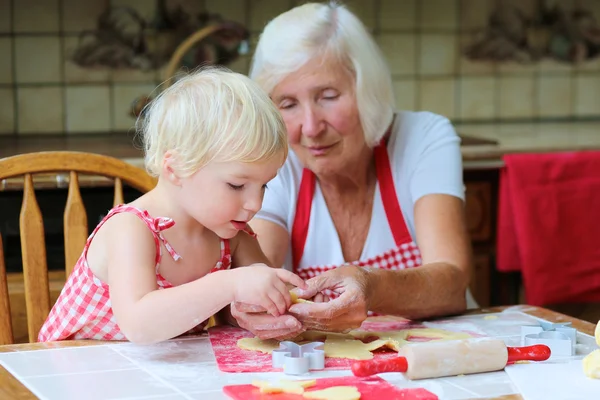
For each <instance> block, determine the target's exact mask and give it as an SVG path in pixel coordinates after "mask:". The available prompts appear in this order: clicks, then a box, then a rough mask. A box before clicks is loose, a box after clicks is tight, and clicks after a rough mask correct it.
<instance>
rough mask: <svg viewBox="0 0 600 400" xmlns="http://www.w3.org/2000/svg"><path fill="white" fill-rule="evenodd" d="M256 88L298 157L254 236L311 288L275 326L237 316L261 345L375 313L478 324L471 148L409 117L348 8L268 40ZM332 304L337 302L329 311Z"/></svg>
mask: <svg viewBox="0 0 600 400" xmlns="http://www.w3.org/2000/svg"><path fill="white" fill-rule="evenodd" d="M250 76H251V78H253V79H254V80H256V81H257V82H258V83H259V84H260V85H261V86H262V87H263V88H264V90H265V91H267V92H268V93H269V95H270V96H271V99H272V100H273V102H275V104H276V105H277V107H278V108H279V110H281V114H282V115H283V118H284V120H285V124H286V126H287V131H288V137H289V143H290V146H291V152H290V155H289V158H288V160H287V162H286V163H285V165H284V166H283V168H282V169H281V170H280V172H279V174H278V176H277V177H276V178H275V179H274V180H273V181H272V182H270V183H269V185H268V189H267V190H266V192H265V197H264V202H263V207H262V210H261V211H260V212H259V213H258V214H257V215H256V217H255V219H254V220H253V221H252V222H251V225H252V228H253V229H254V230H255V231H256V233H257V235H258V239H259V242H260V244H261V247H262V249H263V251H264V252H265V254H266V255H267V257H269V259H270V260H271V262H272V263H273V264H274V265H276V266H284V267H285V268H288V269H290V270H292V271H294V272H296V273H297V274H298V275H300V276H301V277H302V278H304V279H307V283H308V285H309V289H308V290H306V291H304V292H299V294H300V297H303V298H313V297H314V298H315V299H316V300H317V302H315V303H312V304H311V303H298V304H294V305H292V307H291V308H290V310H289V314H286V315H282V316H279V317H273V316H270V315H267V314H266V313H261V312H253V311H260V310H253V309H252V308H251V307H249V306H247V305H243V304H234V305H232V308H231V313H232V315H233V317H235V318H236V320H237V322H238V324H239V325H240V326H241V327H243V328H245V329H248V330H250V331H251V332H253V333H254V334H256V335H257V336H259V337H261V338H263V339H264V338H278V339H283V338H287V337H291V336H294V335H296V334H298V333H299V332H301V331H302V330H304V329H317V330H327V331H345V330H348V329H351V328H356V327H358V326H360V324H361V323H362V322H363V320H364V319H365V318H366V317H367V315H368V314H367V312H368V311H372V312H374V313H379V314H393V315H399V316H404V317H407V318H411V319H416V318H426V317H433V316H440V315H447V314H452V313H460V312H462V311H464V310H465V308H466V305H467V301H466V297H467V292H468V290H467V286H468V284H469V276H470V269H471V261H470V246H469V239H468V236H467V232H466V228H465V222H464V187H463V181H462V164H461V153H460V148H459V146H460V140H459V137H458V136H457V135H456V133H455V131H454V129H453V127H452V125H451V124H450V122H449V121H448V120H447V119H446V118H444V117H442V116H439V115H435V114H432V113H430V112H396V111H395V103H394V96H393V92H392V87H393V86H392V81H391V76H390V72H389V70H388V67H387V66H386V62H385V60H384V57H383V56H382V54H381V53H380V50H379V49H378V47H377V44H376V43H375V41H374V40H373V39H372V37H371V36H370V35H369V33H368V32H367V30H366V29H365V27H364V26H363V24H362V23H361V22H360V21H359V19H358V18H357V17H356V16H355V15H353V14H352V13H351V12H350V11H348V10H347V9H346V8H345V7H343V6H341V5H338V4H315V3H312V4H305V5H302V6H299V7H296V8H294V9H292V10H290V11H287V12H285V13H283V14H281V15H280V16H278V17H276V18H275V19H274V20H272V21H271V22H270V23H269V24H268V25H267V26H266V27H265V29H264V32H263V33H262V35H261V37H260V40H259V42H258V46H257V48H256V52H255V55H254V59H253V63H252V67H251V71H250ZM324 295H328V296H329V297H330V298H331V301H329V302H318V301H319V300H320V299H322V298H323V297H324Z"/></svg>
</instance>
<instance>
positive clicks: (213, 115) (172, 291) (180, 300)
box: [38, 68, 305, 343]
mask: <svg viewBox="0 0 600 400" xmlns="http://www.w3.org/2000/svg"><path fill="white" fill-rule="evenodd" d="M141 131H142V134H143V138H144V142H145V151H146V157H145V162H146V167H147V169H148V171H149V172H150V173H152V174H153V175H155V176H158V183H157V186H156V187H155V188H154V189H153V190H151V191H150V192H148V193H146V194H144V195H143V196H141V197H139V198H138V199H137V200H135V201H134V202H132V203H130V204H127V205H120V206H117V207H115V208H113V209H112V210H111V211H110V212H109V213H108V214H107V216H106V217H105V218H104V219H103V220H102V221H101V222H100V223H99V224H98V226H97V227H96V229H95V230H94V232H93V233H92V234H91V235H90V237H89V238H88V241H87V243H86V246H85V248H84V250H83V254H82V255H81V257H80V259H79V261H78V262H77V265H76V266H75V269H74V271H73V273H72V274H71V276H70V277H69V279H68V280H67V283H66V285H65V287H64V289H63V290H62V292H61V294H60V297H59V298H58V300H57V302H56V304H55V305H54V307H53V308H52V310H51V312H50V315H49V316H48V319H47V320H46V322H45V324H44V325H43V326H42V329H41V331H40V333H39V337H38V340H39V341H56V340H63V339H99V340H129V341H132V342H136V343H154V342H158V341H162V340H166V339H169V338H172V337H175V336H178V335H181V334H183V333H186V332H198V331H201V330H202V329H203V328H204V326H205V324H206V320H207V319H208V318H209V317H210V316H212V315H214V314H215V313H217V312H218V311H219V310H221V309H222V308H223V307H225V306H226V305H228V304H230V303H232V302H234V301H239V302H243V303H248V304H253V305H256V306H260V307H263V308H264V309H266V310H267V311H268V312H269V313H270V314H272V315H275V316H277V315H280V314H283V313H285V312H286V310H287V308H288V307H289V306H290V304H291V299H290V294H289V287H288V286H287V284H291V285H294V286H297V287H300V288H305V284H304V281H303V280H302V279H300V278H299V277H298V276H296V275H294V274H293V273H291V272H288V271H286V270H283V269H279V268H271V267H269V266H267V264H269V261H268V260H267V258H266V257H265V256H264V254H263V253H262V251H261V249H260V247H259V245H258V242H257V241H256V239H255V238H254V235H253V233H252V231H251V230H250V229H249V227H247V225H246V223H247V222H248V221H249V220H250V219H251V218H252V217H253V216H254V214H256V212H257V211H258V210H259V209H260V207H261V204H262V199H263V195H264V191H265V188H266V183H267V182H268V181H270V180H271V179H272V178H273V177H274V176H275V175H276V173H277V170H278V169H279V168H280V167H281V166H282V164H283V162H284V160H285V158H286V156H287V137H286V131H285V125H284V123H283V120H282V118H281V116H280V114H279V112H278V111H277V109H276V108H275V106H274V105H273V103H272V102H271V100H270V99H269V97H268V96H267V95H266V94H265V93H264V92H263V91H262V90H261V89H260V88H259V87H258V86H257V85H256V84H255V83H254V82H252V81H251V80H250V79H248V78H247V77H245V76H243V75H241V74H236V73H233V72H230V71H227V70H225V69H216V68H210V69H203V70H201V71H199V72H196V73H193V74H191V75H188V76H185V77H183V78H182V79H180V80H179V81H177V82H176V83H175V84H173V85H172V86H171V87H169V88H168V89H166V90H165V91H164V92H162V93H161V94H160V95H159V96H158V97H157V98H156V99H155V100H154V101H153V102H152V103H151V105H150V106H149V110H148V112H147V113H146V116H145V119H144V120H143V121H142V127H141ZM242 266H244V267H243V268H237V267H242ZM161 289H162V290H161ZM203 321H204V322H203Z"/></svg>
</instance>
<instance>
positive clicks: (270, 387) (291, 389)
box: [252, 379, 317, 394]
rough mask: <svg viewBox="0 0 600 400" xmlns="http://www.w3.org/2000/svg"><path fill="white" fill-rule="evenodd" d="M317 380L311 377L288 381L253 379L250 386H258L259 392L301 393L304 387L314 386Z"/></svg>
mask: <svg viewBox="0 0 600 400" xmlns="http://www.w3.org/2000/svg"><path fill="white" fill-rule="evenodd" d="M316 384H317V381H316V380H314V379H312V380H309V381H289V380H284V379H282V380H280V381H278V382H267V381H254V382H252V386H256V387H257V388H260V392H261V393H291V394H302V393H304V389H306V388H308V387H311V386H314V385H316Z"/></svg>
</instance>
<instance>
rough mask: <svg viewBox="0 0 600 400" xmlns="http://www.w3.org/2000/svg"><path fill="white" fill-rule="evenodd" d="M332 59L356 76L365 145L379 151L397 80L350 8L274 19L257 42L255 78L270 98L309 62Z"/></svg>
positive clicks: (314, 6)
mask: <svg viewBox="0 0 600 400" xmlns="http://www.w3.org/2000/svg"><path fill="white" fill-rule="evenodd" d="M331 56H333V57H335V58H337V59H339V60H340V61H341V62H342V63H343V65H345V66H346V67H347V68H348V69H349V70H350V71H351V72H352V74H353V75H354V79H355V93H356V102H357V106H358V113H359V117H360V121H361V124H362V128H363V132H364V135H365V140H366V142H367V144H368V145H369V146H374V145H376V144H377V143H378V142H379V141H380V140H381V138H382V137H383V136H384V135H385V132H386V129H387V127H388V126H389V124H390V123H391V121H392V118H393V114H394V111H395V108H396V102H395V99H394V91H393V87H392V77H391V73H390V70H389V68H388V65H387V63H386V61H385V57H384V56H383V54H382V52H381V50H380V49H379V46H377V43H376V42H375V40H374V39H373V37H372V36H371V34H369V32H368V31H367V29H366V28H365V26H364V25H363V23H362V22H361V21H360V20H359V19H358V18H357V17H356V16H355V15H354V14H353V13H352V12H350V11H349V10H348V9H347V8H346V7H345V6H343V5H341V4H338V3H336V2H330V3H325V4H320V3H307V4H304V5H301V6H298V7H295V8H292V9H291V10H289V11H287V12H284V13H283V14H281V15H279V16H277V17H276V18H274V19H273V20H271V21H270V22H269V23H268V24H267V26H266V27H265V29H264V30H263V32H262V34H261V36H260V39H259V41H258V45H257V47H256V51H255V52H254V57H253V60H252V65H251V67H250V77H251V78H252V79H254V80H255V81H256V82H258V84H259V85H260V86H261V87H262V88H263V89H264V90H265V91H266V92H267V93H269V94H270V93H271V92H272V91H273V89H274V88H275V86H277V84H279V82H281V81H282V80H283V79H285V77H286V76H287V75H289V74H290V73H292V72H295V71H297V70H298V69H299V68H301V67H302V66H303V65H304V64H306V63H307V62H308V61H310V60H312V59H315V58H321V59H324V58H326V57H331Z"/></svg>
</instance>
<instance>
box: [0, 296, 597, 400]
mask: <svg viewBox="0 0 600 400" xmlns="http://www.w3.org/2000/svg"><path fill="white" fill-rule="evenodd" d="M506 308H507V307H493V308H486V309H481V310H474V311H472V312H468V313H467V314H481V313H492V312H500V311H503V310H504V309H506ZM521 312H524V313H526V314H529V315H533V316H535V317H539V318H543V319H545V320H548V321H551V322H571V323H572V326H573V327H574V328H576V329H577V330H578V331H579V332H582V333H586V334H588V335H592V336H593V335H594V329H595V325H594V324H592V323H589V322H587V321H582V320H579V319H577V318H573V317H569V316H567V315H564V314H559V313H557V312H554V311H551V310H548V309H544V308H541V307H527V310H521ZM105 343H106V342H103V341H89V340H75V341H63V342H51V343H27V344H15V345H5V346H0V353H4V352H11V351H27V350H43V349H50V348H56V347H73V346H95V345H100V344H105ZM0 399H7V400H8V399H19V400H20V399H36V397H35V396H34V395H33V394H32V393H31V392H30V391H29V390H28V389H27V388H26V387H25V386H23V385H22V384H21V383H20V382H19V381H18V380H17V379H16V378H14V377H13V376H12V375H11V374H10V373H9V372H8V371H6V369H4V368H3V367H1V366H0ZM495 399H497V400H518V399H521V400H522V397H521V396H520V395H519V394H512V395H508V396H502V397H497V398H495ZM488 400H490V399H488Z"/></svg>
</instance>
